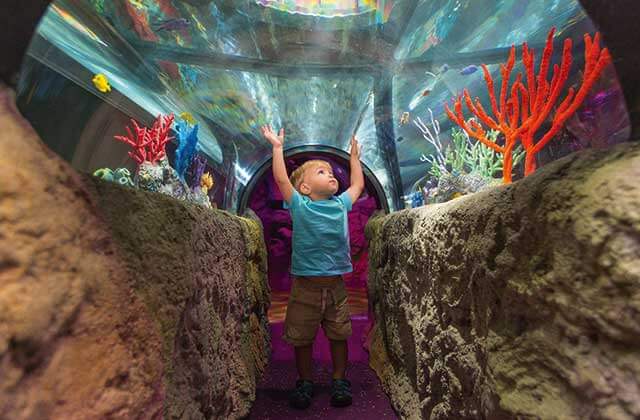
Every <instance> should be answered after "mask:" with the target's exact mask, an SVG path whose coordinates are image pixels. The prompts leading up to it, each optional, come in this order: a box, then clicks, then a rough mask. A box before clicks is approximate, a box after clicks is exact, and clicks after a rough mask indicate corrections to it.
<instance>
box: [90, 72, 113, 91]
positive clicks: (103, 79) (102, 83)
mask: <svg viewBox="0 0 640 420" xmlns="http://www.w3.org/2000/svg"><path fill="white" fill-rule="evenodd" d="M91 81H92V82H93V85H94V86H95V87H96V89H98V90H99V91H100V92H102V93H107V92H111V86H110V85H109V80H108V79H107V76H105V75H104V74H102V73H98V74H96V75H95V76H94V78H93V79H91Z"/></svg>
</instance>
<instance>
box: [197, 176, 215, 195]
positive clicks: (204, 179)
mask: <svg viewBox="0 0 640 420" xmlns="http://www.w3.org/2000/svg"><path fill="white" fill-rule="evenodd" d="M211 187H213V178H212V177H211V174H210V173H209V172H205V173H204V174H202V176H201V177H200V188H202V192H203V193H205V194H207V193H208V192H209V190H210V189H211Z"/></svg>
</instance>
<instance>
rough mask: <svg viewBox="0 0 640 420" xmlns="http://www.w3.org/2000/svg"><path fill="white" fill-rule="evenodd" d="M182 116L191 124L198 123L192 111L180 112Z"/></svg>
mask: <svg viewBox="0 0 640 420" xmlns="http://www.w3.org/2000/svg"><path fill="white" fill-rule="evenodd" d="M180 118H182V119H183V120H185V121H186V122H188V123H189V124H191V125H196V122H197V121H196V119H195V118H193V115H191V113H190V112H183V113H182V114H180Z"/></svg>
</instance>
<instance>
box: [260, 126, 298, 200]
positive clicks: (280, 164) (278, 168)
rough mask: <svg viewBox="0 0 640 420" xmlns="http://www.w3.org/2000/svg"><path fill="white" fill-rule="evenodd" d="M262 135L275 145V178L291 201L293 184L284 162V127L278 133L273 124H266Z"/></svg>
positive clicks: (284, 195) (262, 129)
mask: <svg viewBox="0 0 640 420" xmlns="http://www.w3.org/2000/svg"><path fill="white" fill-rule="evenodd" d="M260 131H261V132H262V135H263V136H264V138H265V139H267V140H268V141H269V143H271V145H272V146H273V178H274V179H275V181H276V184H278V188H279V189H280V192H281V193H282V197H284V199H285V201H286V202H287V203H289V204H290V203H291V196H292V195H293V185H291V181H289V177H288V176H287V167H286V165H285V163H284V128H281V129H280V134H279V135H276V133H274V132H273V130H272V129H271V126H269V125H264V126H262V127H261V128H260Z"/></svg>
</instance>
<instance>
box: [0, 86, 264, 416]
mask: <svg viewBox="0 0 640 420" xmlns="http://www.w3.org/2000/svg"><path fill="white" fill-rule="evenodd" d="M0 127H2V131H0V152H1V153H0V162H1V163H2V168H3V171H1V172H0V173H1V175H0V410H1V411H0V412H2V413H3V414H7V413H9V414H10V418H12V419H14V418H15V419H20V418H64V419H73V418H78V419H80V418H82V419H84V418H109V417H113V418H161V417H163V416H164V417H165V418H185V419H186V418H188V419H199V418H224V419H226V418H238V417H243V416H245V415H247V414H248V412H249V408H250V405H251V402H252V401H253V399H254V398H255V383H256V380H257V379H259V376H260V374H261V372H262V371H263V370H264V368H265V365H266V363H267V361H268V357H269V348H270V343H269V340H270V338H269V333H268V329H267V318H266V310H267V307H268V302H269V291H268V286H267V284H266V274H265V273H266V267H265V265H266V256H265V254H264V252H265V251H264V250H265V247H264V243H263V240H262V232H261V230H260V227H259V224H257V223H256V222H254V221H250V220H248V219H241V218H238V217H235V216H233V215H231V214H228V213H225V212H222V211H211V210H208V209H204V208H201V207H198V206H195V205H188V204H184V203H181V202H177V201H175V200H172V199H171V198H169V197H166V196H164V195H162V194H154V193H148V192H142V191H137V190H134V189H130V188H126V187H121V186H118V185H116V184H113V183H109V182H105V181H101V180H98V179H95V178H91V177H89V176H78V175H77V174H76V173H75V172H74V171H73V170H72V169H71V168H70V167H69V166H68V165H67V164H66V163H64V162H63V161H61V160H60V159H59V158H57V156H55V155H53V154H52V153H50V152H49V151H48V150H47V149H46V147H44V146H43V145H42V143H41V142H40V140H39V139H38V138H37V136H36V135H35V133H34V132H33V131H32V130H31V127H30V126H29V125H28V124H27V123H26V122H25V121H24V120H22V119H21V118H20V116H19V115H18V114H17V113H16V112H15V110H14V108H13V106H12V100H11V98H10V97H9V96H8V93H7V91H0ZM0 417H1V416H0Z"/></svg>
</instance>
